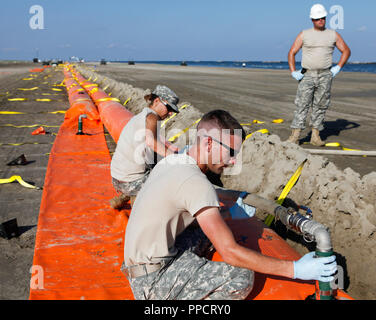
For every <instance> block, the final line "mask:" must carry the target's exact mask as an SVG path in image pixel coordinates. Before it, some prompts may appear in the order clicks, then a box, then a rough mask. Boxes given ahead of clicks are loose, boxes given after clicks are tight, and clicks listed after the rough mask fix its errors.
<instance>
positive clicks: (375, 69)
mask: <svg viewBox="0 0 376 320" xmlns="http://www.w3.org/2000/svg"><path fill="white" fill-rule="evenodd" d="M113 62H124V63H128V61H113ZM135 63H136V64H137V63H140V64H141V63H148V64H150V63H154V64H163V65H173V66H179V65H180V64H181V63H182V61H135ZM185 63H186V64H187V65H188V66H197V67H223V68H250V69H282V70H288V69H289V65H288V63H287V61H185ZM243 65H244V66H243ZM300 68H301V65H300V62H297V63H296V69H297V70H298V69H300ZM341 71H344V72H346V71H347V72H370V73H376V62H373V63H347V64H346V65H345V66H344V67H343V69H342V70H341Z"/></svg>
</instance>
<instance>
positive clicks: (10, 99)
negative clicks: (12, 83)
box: [8, 98, 27, 101]
mask: <svg viewBox="0 0 376 320" xmlns="http://www.w3.org/2000/svg"><path fill="white" fill-rule="evenodd" d="M25 100H27V98H8V101H25Z"/></svg>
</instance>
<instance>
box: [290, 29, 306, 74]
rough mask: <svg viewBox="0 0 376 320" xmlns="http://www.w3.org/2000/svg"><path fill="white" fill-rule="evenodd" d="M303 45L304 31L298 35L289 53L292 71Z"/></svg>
mask: <svg viewBox="0 0 376 320" xmlns="http://www.w3.org/2000/svg"><path fill="white" fill-rule="evenodd" d="M302 46H303V32H300V33H299V34H298V36H297V37H296V39H295V41H294V43H293V44H292V46H291V49H290V51H289V54H288V62H289V67H290V71H291V72H293V71H295V56H296V54H297V53H298V52H299V50H300V49H301V48H302Z"/></svg>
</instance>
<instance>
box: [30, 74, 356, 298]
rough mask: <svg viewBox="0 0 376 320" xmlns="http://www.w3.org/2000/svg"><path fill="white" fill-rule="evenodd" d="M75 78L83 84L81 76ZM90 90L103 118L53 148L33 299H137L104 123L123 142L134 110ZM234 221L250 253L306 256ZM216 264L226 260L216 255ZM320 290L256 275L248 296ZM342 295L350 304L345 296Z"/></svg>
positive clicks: (70, 122)
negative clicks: (127, 271) (126, 263)
mask: <svg viewBox="0 0 376 320" xmlns="http://www.w3.org/2000/svg"><path fill="white" fill-rule="evenodd" d="M66 77H67V79H69V77H70V75H69V74H68V73H67V74H66ZM76 78H77V79H79V77H78V74H77V75H76ZM81 80H82V79H81ZM81 80H78V83H79V84H80V85H84V86H85V85H88V87H86V88H89V87H90V86H91V85H92V84H90V83H86V84H84V83H83V82H82V81H81ZM66 83H67V84H69V83H70V85H72V84H73V82H69V81H67V82H66ZM74 87H76V86H74ZM94 87H95V86H93V88H94ZM86 90H89V89H86ZM90 91H92V92H91V94H90V93H89V95H90V96H91V97H92V98H94V99H96V100H97V105H98V106H99V108H100V110H99V112H100V116H101V119H102V121H94V120H89V119H85V132H86V133H88V134H87V135H76V134H75V133H76V132H77V121H76V119H75V118H67V119H65V120H64V123H63V124H62V126H61V127H60V130H59V133H58V135H57V137H56V139H55V143H54V145H53V147H52V150H51V155H50V159H49V163H48V167H47V172H46V179H45V185H44V190H43V196H42V202H41V207H40V213H39V220H38V228H37V234H36V242H35V251H34V260H33V266H32V275H31V281H30V299H111V300H116V299H133V294H132V291H131V288H130V286H129V283H128V281H127V279H126V277H125V276H124V275H123V274H122V273H121V271H120V266H121V263H122V261H123V249H124V232H125V228H126V225H127V221H128V220H127V217H126V215H125V212H126V213H127V214H129V213H130V208H128V209H126V210H125V212H124V211H121V212H119V211H115V210H113V209H112V208H111V207H110V205H109V200H110V199H111V198H112V197H113V196H115V192H114V189H113V186H112V183H111V174H110V162H111V157H110V155H109V151H108V148H107V145H106V141H105V138H104V131H103V125H102V122H103V123H108V124H109V127H110V128H111V129H110V128H107V129H108V130H109V131H110V130H111V131H112V132H111V135H112V134H113V135H114V136H115V137H118V135H120V132H121V129H122V127H123V126H124V125H125V124H126V123H127V121H128V120H129V119H130V118H131V113H130V112H122V111H120V109H119V108H118V107H117V105H116V103H115V102H116V101H111V100H107V101H98V99H102V98H103V97H104V95H103V92H101V91H100V89H98V90H94V91H95V92H93V90H92V89H91V90H90ZM98 92H99V93H98ZM95 93H98V94H97V95H95ZM107 97H108V96H107ZM121 108H123V109H125V108H124V107H123V106H121ZM120 116H121V117H123V118H121V117H120ZM106 117H108V119H106ZM112 122H119V123H121V125H117V124H115V123H112ZM228 224H229V227H230V228H231V230H232V231H233V233H234V235H235V237H236V239H237V241H238V242H239V243H241V244H242V245H244V246H246V247H248V248H252V249H254V250H257V251H259V252H261V253H263V254H265V255H268V256H272V257H276V258H279V259H286V260H297V259H299V258H300V255H299V254H298V253H297V252H296V251H295V250H294V249H292V248H291V247H290V246H289V245H288V244H287V243H286V242H285V241H284V240H283V239H282V238H280V237H279V236H278V235H277V234H276V233H275V232H274V231H272V230H271V229H269V228H267V227H266V226H265V225H264V224H263V223H262V222H261V221H259V220H258V219H257V218H251V219H246V220H234V221H230V222H228ZM213 260H217V261H222V259H221V257H220V256H219V254H218V253H215V255H214V257H213ZM314 292H315V284H314V282H307V281H298V280H291V279H286V278H282V277H275V276H269V275H264V274H258V273H256V275H255V283H254V287H253V290H252V292H251V293H250V295H249V297H248V299H266V300H275V299H278V300H284V299H288V300H301V299H305V298H306V297H307V296H309V295H312V294H314ZM338 297H339V298H343V299H346V298H347V299H351V298H350V297H349V296H348V295H346V294H345V293H343V292H341V291H340V292H339V293H338Z"/></svg>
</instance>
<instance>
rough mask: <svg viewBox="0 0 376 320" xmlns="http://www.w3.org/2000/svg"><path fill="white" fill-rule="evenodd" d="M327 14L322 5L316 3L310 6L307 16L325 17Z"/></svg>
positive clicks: (312, 17)
mask: <svg viewBox="0 0 376 320" xmlns="http://www.w3.org/2000/svg"><path fill="white" fill-rule="evenodd" d="M327 15H328V13H327V12H326V10H325V8H324V6H323V5H322V4H319V3H318V4H315V5H313V6H312V8H311V13H310V15H309V17H310V18H311V19H320V18H324V17H326V16H327Z"/></svg>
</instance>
